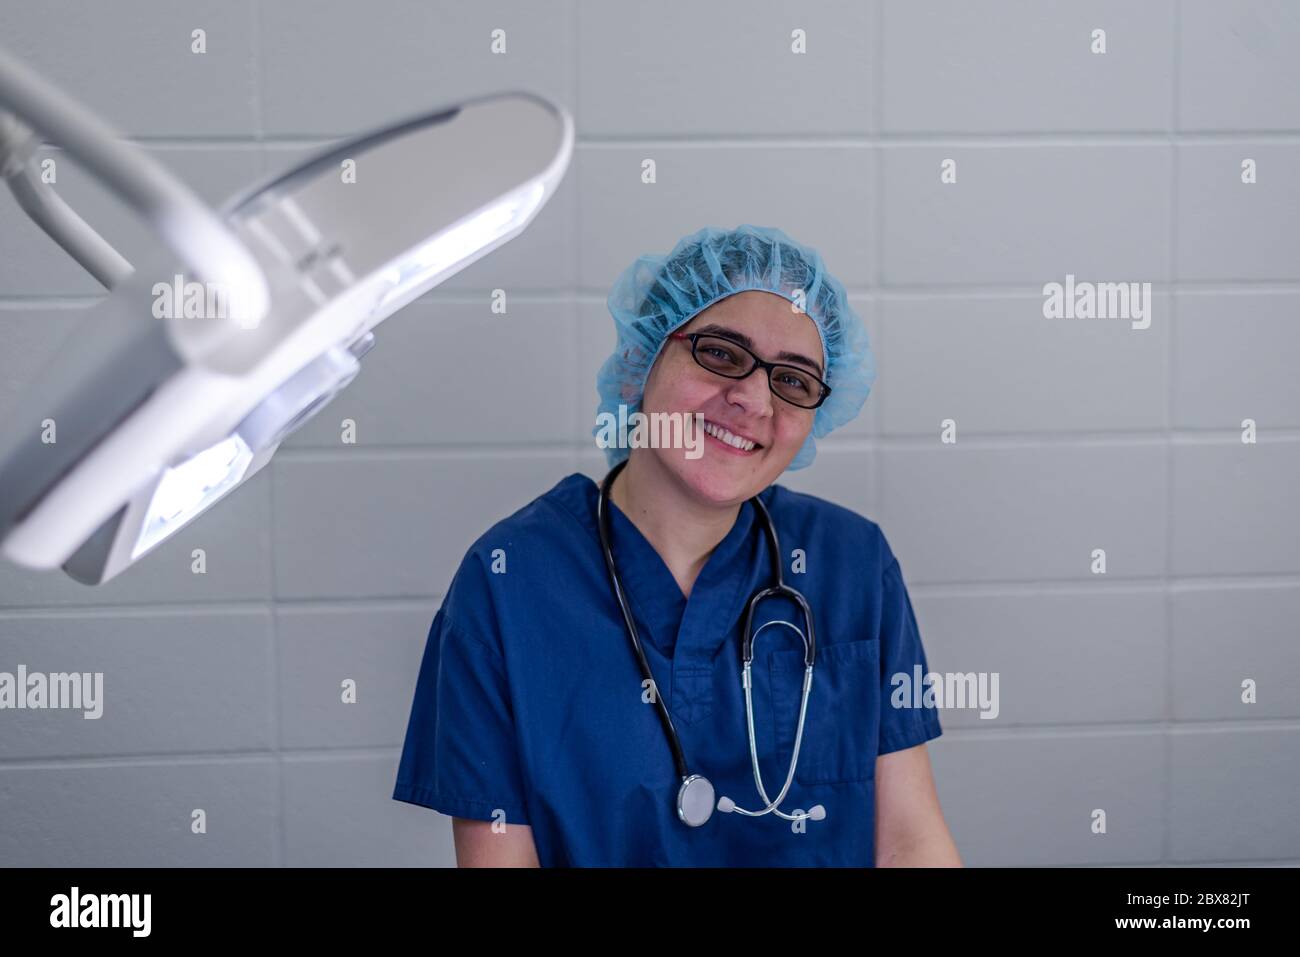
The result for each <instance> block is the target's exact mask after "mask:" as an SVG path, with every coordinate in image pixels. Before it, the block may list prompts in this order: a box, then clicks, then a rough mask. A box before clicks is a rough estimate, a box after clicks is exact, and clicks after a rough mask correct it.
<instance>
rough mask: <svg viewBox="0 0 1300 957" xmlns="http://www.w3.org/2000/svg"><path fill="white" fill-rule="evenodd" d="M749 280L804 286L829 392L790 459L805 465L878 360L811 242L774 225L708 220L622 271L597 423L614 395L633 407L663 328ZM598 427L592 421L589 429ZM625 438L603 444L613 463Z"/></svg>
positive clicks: (614, 402) (862, 395)
mask: <svg viewBox="0 0 1300 957" xmlns="http://www.w3.org/2000/svg"><path fill="white" fill-rule="evenodd" d="M748 289H758V290H762V291H764V292H770V293H774V294H776V295H778V296H781V297H782V298H783V299H787V300H789V301H790V302H795V301H796V300H795V296H796V294H797V291H798V290H802V291H803V294H804V302H803V308H804V311H805V312H806V314H807V315H808V316H809V317H810V318H811V319H812V320H813V323H814V324H815V325H816V326H817V333H818V335H819V336H820V337H821V340H822V368H823V369H825V370H826V375H824V376H823V378H824V379H825V380H826V384H827V385H829V386H830V387H831V394H830V395H829V396H828V397H827V399H826V401H825V402H823V403H822V404H821V406H820V407H819V408H818V409H817V411H816V413H815V414H814V418H813V426H812V431H811V432H810V433H809V435H808V438H807V439H806V440H805V441H804V444H803V446H802V447H801V448H800V449H799V452H798V454H797V455H795V457H794V459H793V460H792V461H791V462H790V465H789V468H791V469H801V468H804V467H806V466H808V465H811V464H812V461H813V459H814V458H815V457H816V455H817V445H816V442H815V441H814V438H821V437H822V436H824V435H826V434H827V433H829V432H830V431H831V430H832V429H836V428H838V427H839V426H841V425H843V424H844V423H846V422H848V421H850V420H851V419H853V417H854V416H856V415H857V414H858V412H859V410H860V409H861V408H862V404H863V403H864V402H866V400H867V394H868V393H870V391H871V385H872V383H873V382H874V381H875V378H876V367H875V359H874V357H873V356H872V353H871V345H870V343H869V342H868V341H867V330H866V326H864V325H863V322H862V319H861V317H860V316H859V315H858V314H857V313H856V312H855V311H854V310H853V309H852V308H851V307H850V306H849V301H848V296H847V295H846V294H845V291H844V286H843V285H841V284H840V282H839V281H838V280H837V279H836V278H835V277H834V276H832V275H831V274H830V273H828V272H827V271H826V266H825V265H824V264H823V262H822V258H821V256H820V255H819V254H818V253H817V251H816V250H815V249H813V248H811V247H809V246H804V245H802V244H801V243H798V242H796V241H795V240H793V239H791V238H790V237H789V236H787V235H786V234H785V233H784V232H782V231H781V230H779V229H776V228H774V227H767V226H751V225H748V224H742V225H740V226H737V227H736V228H735V229H714V228H713V227H711V226H706V227H704V228H703V229H701V230H699V231H698V232H696V233H693V234H692V235H690V236H686V237H684V238H682V239H680V240H678V242H677V245H676V246H674V247H673V250H672V252H670V253H669V254H668V255H667V256H653V255H647V256H640V257H638V258H637V260H636V261H635V262H633V263H632V264H631V265H630V266H628V267H627V269H625V270H624V271H623V273H622V275H620V276H619V277H618V279H617V280H616V281H615V282H614V285H613V287H612V288H611V289H610V292H609V298H608V300H607V302H608V305H609V312H610V315H611V316H613V318H614V325H615V327H616V328H617V330H618V344H617V345H616V347H615V349H614V353H613V355H611V356H610V357H609V358H608V359H606V360H605V362H604V364H603V365H601V367H600V371H599V372H598V373H597V374H596V391H597V393H598V394H599V396H600V405H599V406H598V408H597V420H598V422H599V420H600V418H602V417H603V416H601V413H609V414H610V415H612V416H613V417H614V421H620V420H619V416H618V407H619V405H620V404H622V405H626V407H627V415H628V416H629V417H630V416H631V414H632V413H633V412H635V411H637V410H639V409H640V406H641V399H642V395H643V393H644V390H645V382H646V378H647V377H648V376H649V374H650V368H651V366H653V365H654V361H655V359H656V358H657V357H658V355H659V351H660V350H661V349H662V348H663V345H664V343H665V342H666V341H667V339H668V334H669V333H670V332H672V331H673V330H675V329H676V328H678V327H679V326H681V325H684V324H685V323H687V322H689V321H690V320H691V319H692V318H694V317H695V316H696V315H697V314H699V313H700V312H702V311H704V310H705V309H707V308H708V307H709V306H711V305H713V304H714V303H715V302H718V301H719V300H721V299H725V298H726V297H727V296H731V295H734V294H735V293H738V292H744V291H745V290H748ZM774 401H777V402H779V401H781V400H780V399H774ZM600 431H601V426H600V425H599V424H598V425H597V426H596V428H594V429H592V435H597V434H599V432H600ZM626 444H627V442H626V441H624V440H620V441H618V442H616V443H614V444H611V445H610V446H609V447H607V448H606V449H605V458H606V460H607V461H608V463H609V467H610V468H613V467H614V466H615V465H617V464H618V463H619V462H621V461H622V460H623V459H625V458H627V456H628V453H629V450H628V449H627V448H619V447H618V446H622V445H626Z"/></svg>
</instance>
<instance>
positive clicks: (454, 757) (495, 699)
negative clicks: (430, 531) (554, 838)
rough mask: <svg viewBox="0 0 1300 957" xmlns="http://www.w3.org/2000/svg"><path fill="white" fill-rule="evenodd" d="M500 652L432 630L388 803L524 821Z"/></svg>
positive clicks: (442, 614)
mask: <svg viewBox="0 0 1300 957" xmlns="http://www.w3.org/2000/svg"><path fill="white" fill-rule="evenodd" d="M515 741H516V737H515V727H514V716H513V712H512V710H511V708H510V701H509V695H508V692H507V687H506V682H505V675H504V671H503V664H502V661H501V657H500V652H498V651H497V650H496V649H494V648H491V647H490V646H489V645H488V644H487V643H486V642H484V641H482V640H480V639H478V638H475V637H473V636H471V634H470V633H469V632H468V631H467V630H465V629H462V628H461V627H459V626H458V625H457V624H455V623H454V622H453V621H452V620H451V619H450V618H449V617H448V615H447V605H446V603H445V602H444V604H443V607H442V608H440V609H439V610H438V613H437V615H435V616H434V619H433V625H432V627H430V629H429V638H428V642H427V643H426V645H425V649H424V658H423V660H422V662H421V664H420V674H419V677H418V679H417V681H416V686H415V696H414V699H413V701H412V704H411V717H410V723H409V724H408V725H407V729H406V742H405V745H404V746H403V748H402V757H401V762H400V764H399V765H398V770H397V784H396V787H395V788H394V790H393V798H394V799H395V800H398V801H406V802H408V803H410V804H418V805H421V806H422V807H428V808H433V809H434V810H436V811H441V812H442V813H443V814H449V815H451V816H453V817H462V818H470V819H474V820H481V821H491V820H497V819H501V818H502V815H503V814H504V822H505V823H506V824H527V823H528V811H527V802H526V800H525V798H524V789H523V785H522V781H521V775H520V772H519V760H518V754H517V750H516V745H515Z"/></svg>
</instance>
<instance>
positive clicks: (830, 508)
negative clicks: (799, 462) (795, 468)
mask: <svg viewBox="0 0 1300 957" xmlns="http://www.w3.org/2000/svg"><path fill="white" fill-rule="evenodd" d="M762 498H763V501H764V503H766V505H767V506H768V510H769V511H770V512H771V513H772V519H773V521H774V522H776V523H777V525H778V528H779V529H781V530H782V532H783V534H785V535H803V536H807V537H811V538H813V539H816V540H817V541H818V542H819V544H820V546H821V547H823V548H831V549H835V550H838V551H842V552H844V553H852V554H854V555H856V556H858V557H859V558H861V557H864V556H874V557H876V558H877V559H878V561H879V562H880V564H881V567H882V569H883V568H884V567H885V566H886V564H887V563H889V562H891V561H892V560H893V557H894V556H893V552H892V551H891V550H890V548H889V542H888V541H887V540H886V539H885V534H884V531H883V530H882V529H881V527H880V525H879V524H878V523H876V522H874V521H872V520H871V519H870V518H867V516H865V515H863V514H861V513H860V512H856V511H854V510H853V509H851V508H848V507H847V506H845V505H841V504H839V503H838V502H834V501H832V500H830V499H827V498H822V497H821V496H820V495H813V494H811V493H810V492H799V491H795V490H794V489H792V488H789V487H788V486H785V485H779V484H772V485H770V486H768V488H767V489H766V490H765V491H764V493H763V495H762Z"/></svg>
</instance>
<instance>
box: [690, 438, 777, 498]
mask: <svg viewBox="0 0 1300 957" xmlns="http://www.w3.org/2000/svg"><path fill="white" fill-rule="evenodd" d="M761 462H762V453H758V454H756V455H752V456H744V457H742V456H733V455H730V454H729V453H727V452H722V451H718V450H713V449H706V450H705V452H704V454H703V455H702V456H700V457H699V458H697V459H690V458H686V457H685V456H682V457H681V458H680V459H679V460H677V461H674V462H673V463H671V465H670V467H671V468H672V469H673V471H675V472H676V473H677V475H678V476H680V477H681V479H682V481H683V482H684V483H685V484H687V485H689V486H690V488H691V489H692V491H694V493H695V496H696V497H697V498H699V499H701V500H704V501H708V502H712V503H714V504H715V505H718V506H727V505H734V504H736V503H738V502H743V501H745V500H746V499H749V498H751V497H753V496H754V495H757V494H758V493H759V492H761V491H762V490H763V489H764V488H766V486H767V484H768V483H765V482H763V480H762V478H761V477H760V476H761V468H760V465H761Z"/></svg>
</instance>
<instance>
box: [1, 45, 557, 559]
mask: <svg viewBox="0 0 1300 957" xmlns="http://www.w3.org/2000/svg"><path fill="white" fill-rule="evenodd" d="M45 138H48V139H49V140H51V141H52V142H54V143H55V144H57V145H59V146H61V147H62V148H64V149H65V150H66V151H67V152H68V154H69V155H70V156H71V157H72V158H73V159H74V160H76V161H77V162H78V163H80V164H81V165H83V166H84V167H85V168H86V169H87V170H89V171H90V172H91V173H92V174H93V175H95V176H96V177H97V178H98V179H100V180H101V181H102V182H103V183H104V184H105V185H107V186H108V187H110V188H111V189H112V190H113V191H114V192H115V193H116V194H117V195H118V196H120V197H121V198H123V199H124V200H125V201H126V203H127V204H128V205H129V206H130V207H131V208H132V209H133V210H134V211H135V212H136V213H137V214H138V215H140V216H141V218H143V219H144V220H145V221H146V222H147V223H148V224H149V225H150V226H151V227H152V229H153V231H154V233H155V234H156V235H157V237H158V238H159V239H160V240H161V243H162V245H163V247H164V248H165V251H164V252H162V253H159V254H154V255H151V256H150V257H149V258H148V259H147V260H145V261H142V262H138V263H135V264H132V263H129V262H127V261H126V260H125V259H124V258H123V257H122V256H121V255H120V254H119V253H118V252H117V251H116V250H115V249H113V248H112V247H111V246H110V245H109V244H108V243H107V242H106V241H105V240H104V239H103V238H101V237H100V236H99V235H98V234H97V233H96V232H95V231H94V230H93V229H91V227H90V226H88V225H87V224H86V223H85V222H84V221H82V220H81V219H80V218H79V217H78V216H77V214H76V213H75V212H74V211H73V210H72V209H71V208H70V207H68V205H67V204H66V203H65V202H64V201H63V200H62V199H60V198H59V197H58V196H57V195H56V194H55V193H54V191H53V188H52V187H51V186H50V185H49V184H46V183H43V182H42V181H41V177H40V176H39V174H38V171H37V166H36V163H35V159H34V156H35V152H36V149H37V147H38V146H39V145H40V142H41V141H42V140H43V139H45ZM572 152H573V120H572V118H571V117H570V115H569V114H568V113H567V112H566V111H565V110H564V109H563V108H561V107H559V106H557V105H555V104H553V103H551V102H549V101H548V100H545V99H543V98H541V97H538V96H536V95H533V94H531V93H524V92H513V91H511V92H504V93H496V94H489V95H485V96H479V97H476V98H473V99H467V100H465V101H463V102H459V103H454V104H450V105H445V106H442V107H440V108H439V109H436V110H433V111H430V112H426V113H421V114H418V115H415V116H410V117H407V118H405V119H402V120H400V121H399V122H396V123H393V124H390V125H388V126H385V127H383V128H381V129H378V130H375V131H373V132H371V133H368V134H365V135H362V136H358V137H353V138H350V139H346V140H343V141H341V142H339V143H336V144H333V145H331V146H328V147H326V148H324V149H322V150H320V151H319V152H317V153H316V154H315V155H314V156H312V157H311V158H310V159H308V160H306V161H305V162H302V163H300V164H298V165H297V166H295V167H294V168H293V169H291V170H289V171H288V172H285V173H282V174H279V175H275V176H272V177H269V178H268V179H266V180H265V181H263V182H261V183H258V184H255V185H253V186H251V187H249V188H248V189H247V190H245V191H244V192H242V193H240V194H238V195H237V196H235V197H233V198H232V199H230V200H229V201H228V202H227V203H225V204H224V205H223V206H222V207H220V209H218V210H212V209H210V208H208V207H207V206H206V205H205V204H204V203H203V201H202V200H201V199H199V198H198V197H197V196H196V195H195V194H194V193H193V191H191V190H190V189H189V187H187V186H186V185H185V184H184V183H183V182H181V181H180V180H178V179H176V178H175V177H174V176H173V174H172V173H170V172H169V171H168V170H167V169H166V168H165V167H164V166H162V165H161V164H159V163H158V162H157V161H156V160H154V159H153V158H152V157H150V156H148V155H147V154H145V153H143V152H142V151H140V150H139V149H138V148H136V147H134V146H133V145H131V144H130V143H128V142H126V141H125V140H121V139H119V138H118V137H116V136H115V135H114V134H113V133H112V131H111V130H109V129H108V128H107V127H106V126H104V125H103V124H102V123H101V122H100V121H99V120H97V119H96V118H95V117H94V116H92V115H91V114H90V113H89V112H88V111H87V110H85V109H84V108H83V107H82V106H80V104H78V103H76V102H75V101H74V100H72V99H70V98H69V97H67V96H65V95H64V94H62V93H61V92H59V91H57V90H55V89H54V88H53V87H51V86H50V85H49V84H47V83H46V82H45V81H44V80H42V79H41V78H40V77H38V76H36V75H35V74H33V73H32V72H31V71H29V70H28V69H27V68H26V67H25V66H23V65H22V64H21V63H19V62H18V61H16V60H15V59H13V58H12V57H11V56H9V55H8V54H6V53H5V52H4V51H3V50H0V177H3V178H4V179H5V180H6V182H7V183H8V185H9V186H10V188H11V190H12V191H13V193H14V196H15V197H16V198H17V200H18V202H19V204H20V205H21V206H22V208H23V209H24V210H25V211H26V212H27V213H28V215H29V216H30V217H31V218H32V219H33V220H34V221H35V222H36V223H37V224H38V225H40V226H41V227H42V228H43V229H44V230H45V231H46V232H47V233H49V234H50V235H51V236H52V237H53V238H54V239H55V240H56V241H57V242H59V244H60V245H62V246H63V248H64V249H65V250H66V251H67V252H68V253H69V254H70V255H71V256H73V258H74V259H76V260H77V261H78V262H79V263H80V264H81V265H82V266H84V267H85V268H86V269H87V270H88V271H89V272H90V273H91V274H92V275H94V276H95V278H96V279H98V280H99V281H100V282H101V283H103V284H104V285H105V286H106V287H108V288H109V289H110V290H111V291H110V294H109V295H108V296H107V297H106V298H105V299H104V300H103V301H102V302H100V303H98V304H97V305H95V306H94V307H92V308H91V309H89V310H87V315H86V317H85V319H84V320H83V321H82V323H81V324H80V325H79V326H78V327H77V329H76V330H75V332H74V333H73V334H72V335H71V336H70V337H69V338H68V339H67V341H66V343H65V344H64V346H63V347H62V348H61V349H60V351H59V353H58V354H57V355H56V357H55V358H54V360H53V361H52V362H51V363H50V364H49V365H48V366H47V367H46V368H45V369H43V370H42V371H41V373H40V374H39V375H38V376H37V377H36V379H35V380H34V384H33V385H32V386H31V387H30V388H29V389H28V390H27V391H26V392H25V393H24V394H23V395H22V396H20V397H19V400H18V402H17V404H16V405H15V406H14V407H12V408H10V409H9V410H8V414H7V416H6V418H5V427H6V431H5V432H4V433H2V434H0V551H2V552H3V554H5V555H6V556H7V557H8V558H10V559H11V560H13V561H15V562H18V563H19V564H22V565H25V566H28V567H32V568H41V569H53V568H59V567H61V568H62V569H63V570H64V571H65V572H67V573H68V574H69V575H71V576H72V577H74V578H76V579H78V580H79V581H82V582H85V583H87V584H99V583H101V582H104V581H107V580H109V579H111V578H112V577H114V576H115V575H117V574H119V573H120V572H121V571H122V570H123V569H125V568H127V567H129V566H130V565H131V564H132V563H133V562H135V561H136V560H138V559H140V558H142V557H143V556H144V555H146V554H148V553H149V552H150V551H151V550H152V549H153V548H155V547H156V546H157V545H158V544H159V543H160V542H162V541H164V540H166V539H167V538H168V537H169V536H170V535H172V534H173V533H174V532H175V531H176V530H178V529H179V528H181V527H183V526H184V525H186V524H187V523H188V522H190V521H192V520H193V519H195V518H196V517H198V516H199V515H201V514H202V513H203V512H204V511H206V510H207V509H209V508H211V507H212V506H213V505H214V504H215V503H216V502H218V501H220V500H222V499H223V498H224V497H226V496H227V495H229V494H230V493H231V492H232V491H233V490H234V489H236V488H238V487H239V485H241V484H242V483H244V482H246V481H248V479H249V478H251V477H252V476H253V475H255V474H256V473H257V472H258V471H259V470H260V469H261V468H262V467H263V466H265V465H266V463H267V462H268V461H269V460H270V458H271V456H272V455H274V453H275V451H276V449H277V448H278V447H279V445H280V443H281V442H282V441H283V440H284V439H285V438H286V437H288V436H289V435H290V434H292V433H293V432H294V431H296V430H297V429H299V428H301V427H302V425H303V424H304V423H305V422H306V421H307V420H309V419H310V418H311V417H312V416H313V415H315V414H316V413H317V412H319V411H320V409H321V408H323V407H324V406H325V405H326V404H327V403H328V402H330V401H331V400H332V399H333V398H334V397H335V396H336V395H337V394H338V393H339V392H340V391H341V390H342V389H344V388H346V387H347V385H348V384H349V383H351V382H352V380H353V379H354V378H355V377H356V375H357V374H358V372H359V369H360V364H359V360H360V359H361V357H362V356H363V355H364V354H365V353H366V352H367V351H369V349H371V348H372V347H373V346H374V344H375V334H374V332H373V331H372V330H373V329H374V327H376V326H377V325H378V324H379V323H380V322H382V321H383V320H384V319H385V318H387V317H388V316H390V315H392V314H393V313H394V312H396V311H397V310H399V309H401V308H402V307H403V306H405V305H407V304H408V303H410V302H411V301H412V300H414V299H416V298H418V297H419V296H421V295H423V294H424V293H426V292H428V291H429V290H430V289H432V288H434V287H436V286H437V285H438V284H439V283H441V282H443V281H445V280H446V279H447V278H448V277H450V276H452V275H454V274H455V273H457V272H459V271H460V270H462V269H464V268H465V267H466V266H468V265H470V264H471V263H474V262H476V261H477V260H479V259H481V258H483V257H484V256H486V255H488V254H490V253H491V252H492V251H493V250H495V249H497V248H498V247H500V246H501V245H502V244H503V243H506V242H508V241H510V240H511V239H513V238H514V237H515V236H517V235H519V233H520V232H522V231H523V230H524V229H525V228H527V227H528V226H529V224H530V223H531V222H532V220H533V219H534V218H535V217H536V216H537V214H538V212H539V211H540V210H541V209H542V208H543V207H544V206H545V204H546V203H547V201H548V200H549V199H550V197H551V196H553V195H554V193H555V191H556V189H557V188H558V186H559V183H560V181H561V180H562V178H563V175H564V172H565V170H566V169H567V167H568V164H569V161H570V159H571V156H572ZM343 169H350V170H352V171H353V172H354V173H355V175H354V176H352V177H350V178H349V177H345V176H343V175H341V171H342V170H343ZM191 281H193V282H200V283H202V284H204V286H203V288H213V287H215V288H217V289H219V290H220V291H221V293H222V294H223V295H224V296H226V297H228V298H227V299H224V300H222V301H228V302H230V303H232V305H233V307H234V308H232V310H231V315H230V316H229V317H227V318H225V319H214V318H211V317H206V318H193V317H189V318H187V317H186V316H185V315H184V312H185V310H179V311H176V310H173V311H172V312H171V313H169V314H165V315H163V316H162V317H161V318H157V317H155V314H154V306H155V301H154V295H155V294H154V292H153V290H154V288H155V286H156V285H157V284H158V283H160V282H161V283H164V284H166V285H168V286H170V285H172V284H173V282H175V284H176V286H177V287H178V288H188V283H189V282H191ZM47 419H52V420H54V421H55V422H57V428H58V441H57V442H56V443H53V444H47V443H45V442H43V441H42V440H41V433H40V427H41V423H42V422H43V421H45V420H47Z"/></svg>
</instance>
